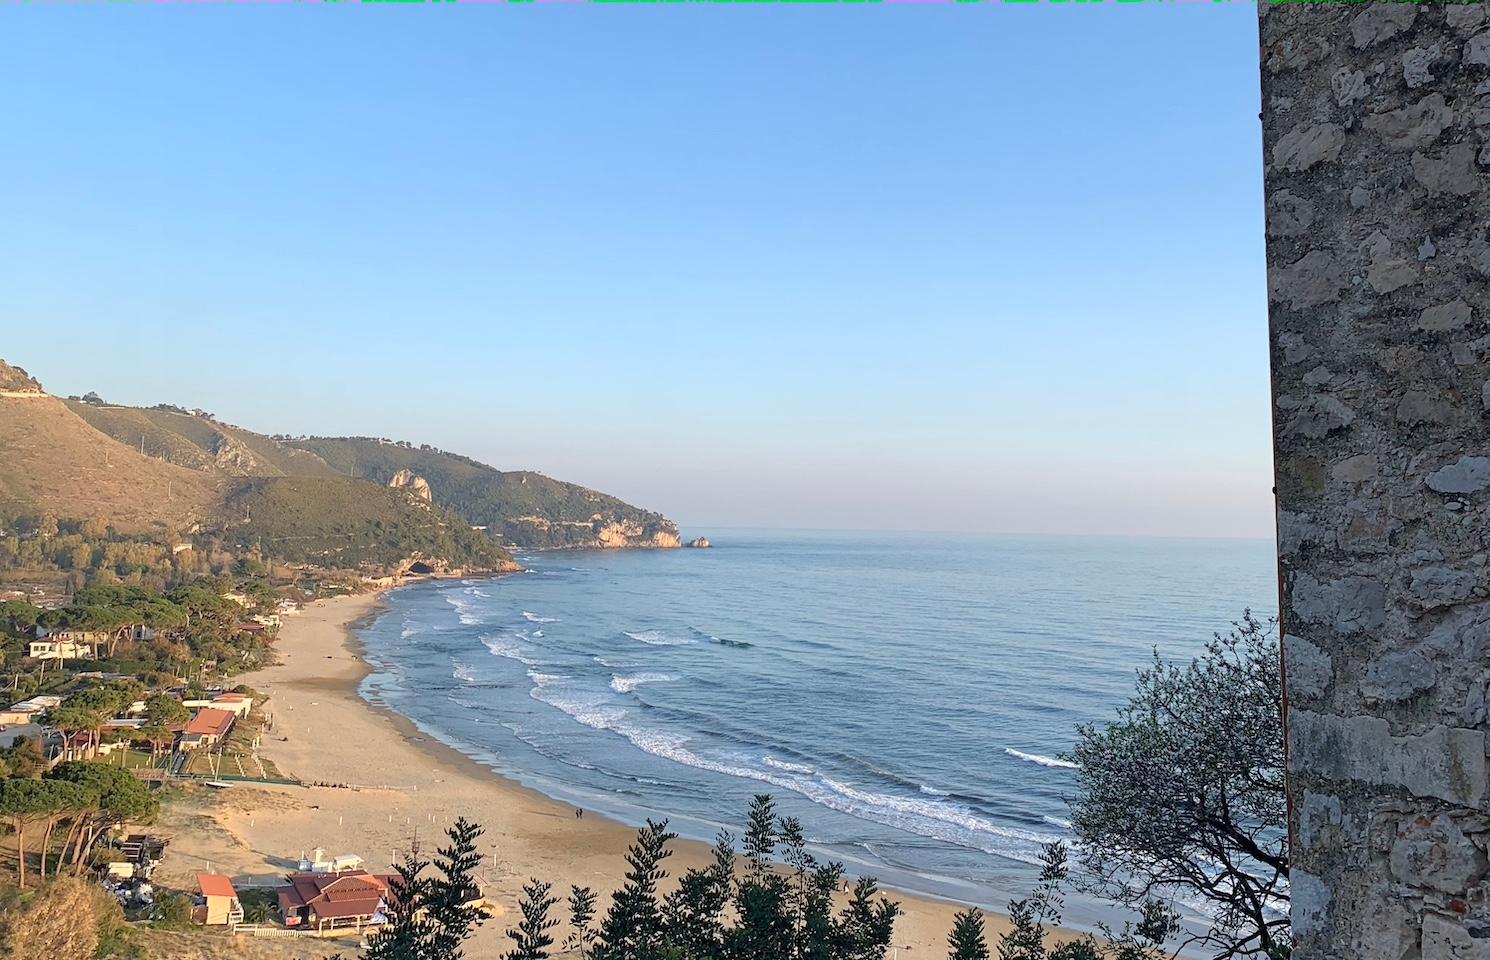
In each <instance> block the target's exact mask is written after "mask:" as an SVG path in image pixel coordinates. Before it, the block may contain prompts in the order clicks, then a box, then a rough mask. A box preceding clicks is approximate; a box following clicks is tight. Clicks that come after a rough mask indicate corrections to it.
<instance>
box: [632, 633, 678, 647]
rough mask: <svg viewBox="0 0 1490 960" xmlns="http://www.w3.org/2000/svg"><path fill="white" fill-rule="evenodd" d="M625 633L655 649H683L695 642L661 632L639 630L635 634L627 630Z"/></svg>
mask: <svg viewBox="0 0 1490 960" xmlns="http://www.w3.org/2000/svg"><path fill="white" fill-rule="evenodd" d="M624 633H625V634H626V636H628V637H630V638H631V639H633V640H636V641H638V642H640V643H645V644H648V645H650V646H654V647H682V646H686V645H688V644H690V643H693V642H694V641H692V640H689V639H687V638H685V637H670V636H668V635H667V634H665V633H663V632H662V631H661V630H638V631H636V632H635V633H633V632H631V631H630V630H626V631H624Z"/></svg>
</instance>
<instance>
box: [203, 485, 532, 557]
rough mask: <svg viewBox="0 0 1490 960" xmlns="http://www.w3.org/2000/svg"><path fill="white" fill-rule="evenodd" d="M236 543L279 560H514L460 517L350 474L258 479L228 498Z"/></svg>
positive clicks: (230, 538) (230, 532)
mask: <svg viewBox="0 0 1490 960" xmlns="http://www.w3.org/2000/svg"><path fill="white" fill-rule="evenodd" d="M226 506H227V510H228V513H229V514H230V516H231V518H232V519H231V520H230V526H229V527H228V529H227V531H226V532H225V534H224V536H225V538H226V539H227V540H228V542H229V543H230V544H232V545H233V546H235V547H237V548H239V549H243V550H247V549H259V550H261V551H262V552H264V553H267V554H268V555H269V556H271V557H272V558H273V559H274V560H276V561H281V562H288V563H314V564H317V565H320V566H327V567H347V568H354V567H360V566H365V565H369V564H371V565H377V566H396V565H398V564H400V563H401V562H403V561H405V560H407V559H409V558H411V557H412V558H422V559H429V560H433V561H435V565H436V566H438V567H442V568H443V567H444V566H446V565H448V566H451V567H460V568H465V569H483V570H498V569H510V568H512V567H513V564H512V557H511V555H510V554H508V553H507V551H506V550H503V549H502V548H501V547H499V546H497V545H496V543H494V542H493V541H492V540H491V538H490V537H487V536H485V535H483V534H482V533H480V532H478V531H475V530H472V529H471V527H470V524H467V523H466V522H464V521H463V520H461V519H460V518H459V517H456V516H454V515H452V514H450V513H449V512H447V511H445V510H443V509H441V508H439V507H431V506H430V505H428V504H424V503H421V502H419V501H417V500H416V499H415V498H413V497H411V496H409V495H408V494H407V493H404V492H403V491H401V490H391V489H389V488H388V487H386V486H379V485H377V484H372V483H368V482H366V481H363V480H352V479H349V478H346V477H336V478H330V479H327V478H312V477H258V478H252V479H248V480H242V481H239V482H237V483H235V484H234V485H233V489H232V491H231V492H230V493H229V495H228V498H227V504H226Z"/></svg>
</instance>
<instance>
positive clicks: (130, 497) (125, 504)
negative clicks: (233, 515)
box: [0, 367, 222, 532]
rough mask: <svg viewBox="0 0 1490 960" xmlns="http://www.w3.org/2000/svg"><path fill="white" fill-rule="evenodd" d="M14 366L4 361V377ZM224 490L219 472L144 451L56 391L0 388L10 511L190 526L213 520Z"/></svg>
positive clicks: (126, 526) (2, 495) (2, 467)
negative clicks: (95, 423)
mask: <svg viewBox="0 0 1490 960" xmlns="http://www.w3.org/2000/svg"><path fill="white" fill-rule="evenodd" d="M14 370H15V368H13V367H6V368H5V370H3V371H0V377H5V376H10V373H9V372H10V371H14ZM28 379H29V378H28ZM4 382H8V383H11V384H14V383H16V382H17V381H16V380H15V379H14V378H13V376H11V378H10V379H8V380H4ZM31 382H32V383H33V384H34V383H35V381H31ZM38 389H39V388H38ZM221 496H222V484H221V482H220V478H219V477H216V476H213V475H211V474H205V473H201V472H198V471H194V470H187V469H185V468H182V467H178V466H176V465H174V464H171V463H165V462H162V461H160V460H156V459H154V458H151V457H147V456H142V455H141V454H140V452H139V451H138V450H135V449H133V448H132V447H128V446H125V445H124V444H122V443H119V442H118V441H117V440H114V439H113V438H111V437H108V436H105V435H104V434H102V433H100V432H98V431H97V430H95V429H93V428H92V427H91V426H89V425H88V424H87V423H86V422H85V421H84V420H83V419H82V418H80V417H78V416H77V415H76V414H75V413H73V412H72V411H71V410H69V409H68V407H67V405H66V404H64V403H63V402H62V401H61V400H58V399H57V398H56V397H52V396H49V395H47V394H44V393H40V392H38V393H35V394H32V395H29V396H21V395H18V394H17V393H16V392H12V389H10V388H7V389H6V390H5V391H3V392H0V509H3V511H4V512H5V513H6V514H10V515H14V514H15V513H17V512H21V511H29V512H37V513H50V514H52V515H54V516H57V517H77V518H90V517H99V518H103V519H106V520H108V521H109V522H110V523H112V524H113V525H114V526H115V527H117V528H119V529H120V530H127V531H134V532H144V531H150V530H158V531H161V532H164V531H166V530H167V529H172V530H179V531H187V530H190V529H192V528H193V527H194V526H196V525H198V524H202V523H210V522H211V520H212V518H213V517H214V516H216V515H217V514H218V513H219V511H218V509H217V507H218V504H219V502H220V500H221Z"/></svg>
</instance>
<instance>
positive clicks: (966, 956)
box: [947, 908, 988, 960]
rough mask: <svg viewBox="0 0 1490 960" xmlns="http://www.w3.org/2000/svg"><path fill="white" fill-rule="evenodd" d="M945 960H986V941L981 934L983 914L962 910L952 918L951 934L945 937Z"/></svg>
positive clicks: (972, 910)
mask: <svg viewBox="0 0 1490 960" xmlns="http://www.w3.org/2000/svg"><path fill="white" fill-rule="evenodd" d="M947 946H949V947H950V948H951V950H949V951H948V953H947V960H988V940H987V938H986V937H985V936H984V933H983V914H981V913H979V912H978V911H977V910H974V909H971V908H969V909H967V910H963V911H962V912H960V913H958V914H957V915H956V916H955V917H953V918H952V933H951V934H950V935H948V937H947Z"/></svg>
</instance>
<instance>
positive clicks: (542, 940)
mask: <svg viewBox="0 0 1490 960" xmlns="http://www.w3.org/2000/svg"><path fill="white" fill-rule="evenodd" d="M550 889H552V887H551V885H550V884H547V883H544V882H542V881H541V880H529V881H528V882H527V883H526V884H524V885H523V896H522V900H521V901H520V902H519V904H518V911H519V912H520V913H521V914H522V919H521V920H519V921H518V924H517V926H516V927H514V928H511V929H509V930H508V931H507V936H508V937H510V938H511V939H512V942H513V944H514V946H513V948H512V949H511V950H509V951H508V952H507V957H506V960H548V948H549V947H551V946H553V944H554V938H553V935H552V934H551V933H550V932H549V931H550V930H552V929H553V928H554V927H556V926H558V925H559V921H557V920H552V919H549V915H548V912H549V910H551V909H553V906H554V904H556V903H558V902H559V899H558V898H557V897H554V896H550V895H549V890H550Z"/></svg>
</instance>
